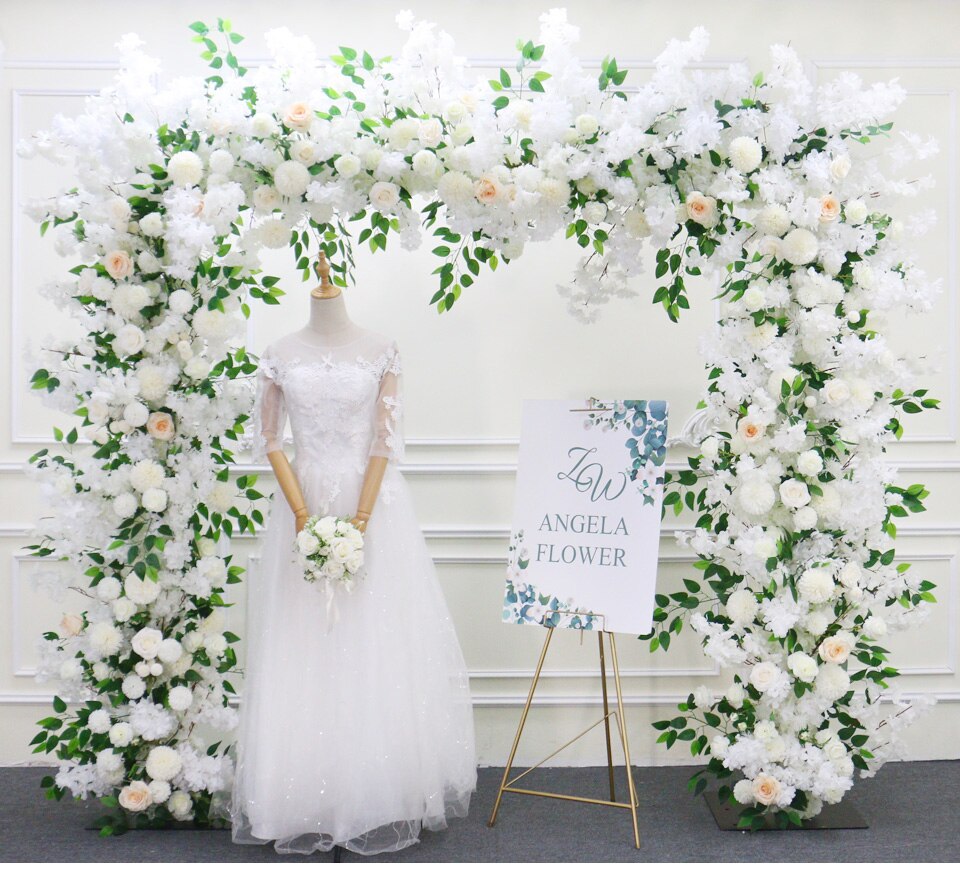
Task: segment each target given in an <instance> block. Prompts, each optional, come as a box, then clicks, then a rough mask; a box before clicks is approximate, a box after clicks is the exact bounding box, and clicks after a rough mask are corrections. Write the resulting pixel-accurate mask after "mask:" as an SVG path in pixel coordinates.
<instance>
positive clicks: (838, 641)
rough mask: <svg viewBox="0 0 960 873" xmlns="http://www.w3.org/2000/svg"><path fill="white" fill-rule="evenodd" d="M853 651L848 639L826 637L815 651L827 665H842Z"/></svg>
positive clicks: (844, 637) (843, 637)
mask: <svg viewBox="0 0 960 873" xmlns="http://www.w3.org/2000/svg"><path fill="white" fill-rule="evenodd" d="M852 650H853V647H852V645H851V642H850V639H849V637H846V636H839V635H838V636H833V637H827V638H826V639H825V640H824V641H823V642H822V643H820V646H819V648H818V649H817V652H818V654H819V655H820V657H821V658H822V659H823V660H824V661H825V662H826V663H827V664H843V663H844V662H845V661H846V660H847V658H849V657H850V652H851V651H852Z"/></svg>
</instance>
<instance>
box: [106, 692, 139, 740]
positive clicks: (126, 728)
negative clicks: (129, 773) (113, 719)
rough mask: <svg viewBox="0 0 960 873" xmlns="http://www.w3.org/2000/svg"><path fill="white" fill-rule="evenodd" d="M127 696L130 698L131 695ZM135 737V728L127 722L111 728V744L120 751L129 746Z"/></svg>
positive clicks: (119, 722)
mask: <svg viewBox="0 0 960 873" xmlns="http://www.w3.org/2000/svg"><path fill="white" fill-rule="evenodd" d="M127 696H128V697H129V696H130V695H127ZM138 696H139V695H138ZM133 736H134V734H133V728H131V727H130V725H128V724H127V723H126V722H125V721H118V722H117V723H116V724H115V725H114V726H113V727H112V728H110V743H111V745H113V746H116V747H117V748H118V749H122V748H124V747H125V746H129V745H130V741H131V740H132V739H133Z"/></svg>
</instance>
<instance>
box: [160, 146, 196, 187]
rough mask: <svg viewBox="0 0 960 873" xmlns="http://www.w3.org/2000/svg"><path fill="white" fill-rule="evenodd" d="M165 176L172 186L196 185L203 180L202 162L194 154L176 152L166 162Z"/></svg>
mask: <svg viewBox="0 0 960 873" xmlns="http://www.w3.org/2000/svg"><path fill="white" fill-rule="evenodd" d="M167 175H169V176H170V181H172V182H173V184H174V185H184V186H190V185H198V184H199V183H200V180H201V179H202V178H203V161H202V160H200V156H199V155H197V154H196V153H194V152H177V153H176V154H175V155H173V156H172V157H171V158H170V160H169V161H168V162H167Z"/></svg>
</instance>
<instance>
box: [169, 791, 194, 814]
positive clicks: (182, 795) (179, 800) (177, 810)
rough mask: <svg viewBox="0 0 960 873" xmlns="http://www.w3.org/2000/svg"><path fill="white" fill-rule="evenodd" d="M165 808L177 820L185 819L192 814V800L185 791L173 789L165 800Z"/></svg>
mask: <svg viewBox="0 0 960 873" xmlns="http://www.w3.org/2000/svg"><path fill="white" fill-rule="evenodd" d="M167 809H169V810H170V812H171V814H172V815H173V817H174V818H175V819H177V821H187V820H188V819H189V818H190V816H191V815H193V800H191V798H190V795H189V794H187V792H186V791H174V792H173V794H171V795H170V799H169V800H168V801H167Z"/></svg>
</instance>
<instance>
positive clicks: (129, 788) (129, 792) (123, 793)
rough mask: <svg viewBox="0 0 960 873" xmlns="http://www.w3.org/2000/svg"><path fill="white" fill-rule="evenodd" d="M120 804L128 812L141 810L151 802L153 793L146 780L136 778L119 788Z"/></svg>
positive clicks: (146, 807)
mask: <svg viewBox="0 0 960 873" xmlns="http://www.w3.org/2000/svg"><path fill="white" fill-rule="evenodd" d="M119 801H120V805H121V806H122V807H123V808H124V809H129V810H130V812H143V811H144V810H145V809H148V808H149V807H150V806H151V804H152V803H153V794H152V793H151V791H150V786H149V785H147V783H146V782H141V781H140V780H139V779H137V780H136V781H135V782H131V783H130V784H129V785H124V786H123V788H121V789H120V797H119Z"/></svg>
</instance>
